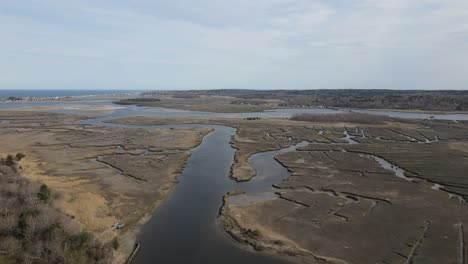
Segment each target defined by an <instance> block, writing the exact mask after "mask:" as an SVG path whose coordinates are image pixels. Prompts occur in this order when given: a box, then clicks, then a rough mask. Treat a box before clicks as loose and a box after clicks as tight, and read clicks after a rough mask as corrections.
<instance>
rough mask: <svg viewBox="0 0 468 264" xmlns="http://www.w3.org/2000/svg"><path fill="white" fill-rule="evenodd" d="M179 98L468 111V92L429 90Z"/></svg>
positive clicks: (239, 93) (251, 93)
mask: <svg viewBox="0 0 468 264" xmlns="http://www.w3.org/2000/svg"><path fill="white" fill-rule="evenodd" d="M177 94H178V96H181V94H185V95H186V96H188V97H196V96H201V95H208V96H210V95H216V96H232V97H236V98H239V101H238V102H236V101H234V102H235V103H241V102H243V101H241V100H244V99H249V100H263V99H276V100H279V101H280V103H279V105H278V106H279V107H294V108H297V107H344V108H367V109H382V108H388V109H402V110H403V109H408V110H410V109H420V110H429V111H468V91H454V90H448V91H441V90H439V91H427V90H424V91H423V90H358V89H347V90H241V89H232V90H229V89H228V90H192V91H183V92H182V91H177Z"/></svg>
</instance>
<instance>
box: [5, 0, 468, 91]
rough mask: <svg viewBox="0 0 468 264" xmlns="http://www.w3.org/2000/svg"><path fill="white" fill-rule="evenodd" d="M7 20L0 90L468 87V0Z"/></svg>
mask: <svg viewBox="0 0 468 264" xmlns="http://www.w3.org/2000/svg"><path fill="white" fill-rule="evenodd" d="M0 24H1V25H2V29H1V31H0V40H1V41H0V57H2V58H4V59H2V60H1V61H0V71H2V75H0V88H15V87H28V88H34V87H41V88H44V87H50V88H68V87H70V88H187V89H190V88H286V89H287V88H413V89H414V88H419V89H437V88H440V89H448V88H454V89H461V88H468V86H467V84H468V76H467V75H466V74H463V72H466V71H467V70H468V2H466V1H465V0H463V1H462V0H451V1H443V0H380V1H374V0H356V1H349V2H348V1H346V2H345V1H325V0H323V1H318V0H241V1H215V0H201V1H197V2H193V1H189V0H181V1H177V2H167V1H149V0H147V1H144V0H141V1H111V0H103V1H89V0H86V1H79V2H78V1H76V2H71V1H66V2H64V1H58V0H44V1H32V0H31V1H7V0H5V1H3V2H1V3H0Z"/></svg>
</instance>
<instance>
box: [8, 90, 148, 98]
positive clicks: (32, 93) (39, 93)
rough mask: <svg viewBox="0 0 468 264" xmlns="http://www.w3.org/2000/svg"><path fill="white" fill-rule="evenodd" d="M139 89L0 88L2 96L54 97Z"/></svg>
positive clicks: (127, 91) (116, 92) (128, 91)
mask: <svg viewBox="0 0 468 264" xmlns="http://www.w3.org/2000/svg"><path fill="white" fill-rule="evenodd" d="M137 92H141V91H138V90H20V89H18V90H13V89H10V90H0V98H7V97H10V96H14V97H54V96H84V95H100V94H123V93H137Z"/></svg>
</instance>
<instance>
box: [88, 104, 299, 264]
mask: <svg viewBox="0 0 468 264" xmlns="http://www.w3.org/2000/svg"><path fill="white" fill-rule="evenodd" d="M131 112H133V111H131ZM127 114H128V112H127V111H116V112H114V113H113V114H111V115H109V116H106V117H104V118H98V119H89V120H85V121H83V122H82V123H83V124H85V125H97V126H106V127H122V128H171V127H172V128H177V127H179V128H180V127H210V128H213V129H214V131H213V132H211V133H209V134H208V135H207V136H205V138H204V139H203V141H202V143H201V144H200V145H199V146H198V147H196V148H194V149H192V150H191V151H190V153H191V156H190V157H189V159H188V161H187V163H186V166H185V168H184V170H183V172H182V174H181V175H180V176H179V183H178V184H176V185H175V186H174V188H173V189H172V191H171V192H170V194H169V195H168V196H167V197H166V198H165V199H164V201H163V202H162V203H161V205H160V206H159V207H158V208H157V209H156V211H155V212H154V214H153V217H151V219H150V220H149V221H148V222H147V223H146V224H145V225H144V227H143V229H142V230H141V232H140V235H139V237H138V242H140V243H141V247H140V250H139V252H138V254H137V255H136V258H135V262H136V263H168V264H169V263H171V264H172V263H174V264H177V263H184V264H185V263H205V264H206V263H233V264H234V263H236V264H237V263H243V264H249V263H252V264H254V263H255V264H257V263H259V264H261V263H265V264H276V263H278V264H279V263H287V262H286V261H285V260H282V259H278V258H274V257H272V256H269V255H266V254H261V253H259V252H254V251H253V250H250V249H248V248H242V247H240V246H239V244H238V243H237V242H235V241H234V240H233V239H231V238H230V237H229V236H228V235H227V234H226V233H225V232H224V231H223V230H222V228H221V227H220V226H218V225H217V224H216V217H217V215H218V212H219V209H220V207H221V206H222V197H223V196H224V195H225V194H226V193H227V192H229V191H232V190H235V189H239V188H241V186H240V185H241V184H240V183H237V182H235V181H233V180H232V179H230V178H229V173H230V167H231V165H232V163H233V160H234V152H235V151H234V149H233V148H232V147H231V145H230V140H231V137H232V136H233V135H235V133H236V129H234V128H232V127H227V126H219V125H148V126H140V125H135V126H134V125H121V124H114V123H105V122H103V121H106V120H110V119H114V118H117V117H123V116H127ZM291 150H292V148H291ZM282 151H283V152H284V151H286V150H282ZM264 162H266V163H270V164H273V165H275V166H279V167H281V168H282V169H283V170H280V171H279V177H281V178H284V177H287V175H288V172H287V170H286V169H284V168H283V167H282V166H280V165H279V164H278V163H277V162H275V161H274V160H273V159H272V157H271V160H270V157H265V159H264ZM267 167H268V166H267ZM273 168H276V167H273ZM279 181H280V180H279ZM275 182H276V181H275ZM271 184H272V178H267V177H265V178H264V179H263V180H259V179H256V180H255V182H254V184H251V185H252V186H257V187H258V188H259V190H263V189H264V187H266V186H269V187H270V188H271ZM249 191H250V190H249Z"/></svg>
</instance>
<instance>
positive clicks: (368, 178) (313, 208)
mask: <svg viewBox="0 0 468 264" xmlns="http://www.w3.org/2000/svg"><path fill="white" fill-rule="evenodd" d="M116 122H120V123H127V124H128V123H139V124H152V123H159V124H160V123H164V122H165V121H164V120H162V119H158V118H150V117H139V118H137V119H133V120H132V118H126V119H121V120H117V121H116ZM178 122H180V123H184V122H204V123H217V124H225V125H229V126H233V127H236V128H237V129H238V130H237V134H236V135H235V136H234V137H233V139H232V142H231V143H232V145H233V146H234V147H235V148H236V149H237V152H236V156H235V163H234V165H233V167H232V168H231V177H233V178H235V179H237V180H238V181H249V180H252V179H255V177H256V175H257V174H258V172H257V171H256V168H255V167H254V166H252V164H251V163H250V162H249V159H250V158H251V157H252V156H253V155H254V154H255V153H261V152H268V151H273V150H279V149H283V148H286V147H289V146H292V145H295V144H298V143H299V142H302V141H307V142H309V143H308V145H307V146H305V147H302V148H299V149H297V150H296V151H291V152H287V153H283V154H280V155H277V156H276V157H275V160H276V162H279V163H280V164H281V165H282V166H284V167H286V168H287V170H288V171H289V174H290V175H289V177H287V178H286V179H285V180H284V181H280V182H278V183H276V184H274V189H273V192H274V193H275V197H274V198H266V199H264V198H261V197H259V198H258V199H252V201H251V202H248V203H245V202H244V203H242V204H239V203H236V202H233V201H235V199H234V200H232V201H231V199H228V198H230V197H232V196H242V195H245V194H244V192H242V191H238V192H235V193H231V194H230V195H228V196H226V198H225V199H224V203H223V207H222V209H221V210H220V215H219V217H218V221H219V222H220V223H221V225H222V226H223V227H224V229H225V231H226V232H228V233H229V234H230V235H231V236H232V237H234V238H235V239H236V240H237V241H239V242H240V243H243V244H246V245H250V246H252V247H253V248H255V249H256V250H260V251H264V252H271V253H275V254H278V255H288V256H291V255H293V256H295V260H296V261H297V262H298V263H403V262H405V263H463V261H464V258H465V255H464V254H465V253H464V252H465V250H466V245H465V235H466V234H465V232H466V231H465V230H466V225H467V224H468V223H467V220H468V219H467V216H468V215H467V211H466V203H465V201H466V198H467V195H468V188H467V187H468V185H467V183H468V182H467V181H468V180H467V178H466V177H465V173H464V172H465V171H466V170H467V169H468V160H467V158H468V156H467V151H466V146H467V143H466V142H467V141H466V140H467V139H468V124H467V123H466V122H462V121H459V122H454V121H435V120H397V119H395V120H391V121H389V122H385V123H384V124H379V125H369V124H352V123H346V122H345V123H343V122H340V123H333V122H332V123H330V122H327V123H314V122H302V121H291V120H285V119H262V120H253V121H252V120H245V119H224V120H219V119H201V120H182V119H181V120H178ZM260 169H262V168H260Z"/></svg>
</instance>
